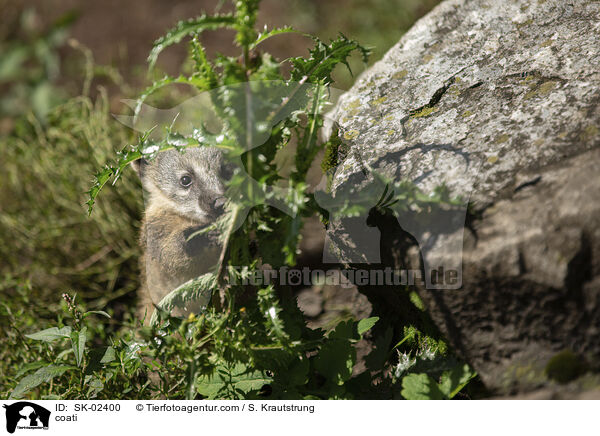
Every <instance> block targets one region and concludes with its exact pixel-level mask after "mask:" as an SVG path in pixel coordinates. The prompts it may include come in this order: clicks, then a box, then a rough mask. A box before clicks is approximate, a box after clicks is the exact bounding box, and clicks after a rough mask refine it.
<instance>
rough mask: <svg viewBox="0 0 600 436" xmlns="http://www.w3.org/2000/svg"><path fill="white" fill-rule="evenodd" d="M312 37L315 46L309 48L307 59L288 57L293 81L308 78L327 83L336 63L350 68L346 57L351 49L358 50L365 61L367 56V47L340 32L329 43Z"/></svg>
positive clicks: (312, 81) (315, 81)
mask: <svg viewBox="0 0 600 436" xmlns="http://www.w3.org/2000/svg"><path fill="white" fill-rule="evenodd" d="M312 39H313V41H314V42H315V46H314V48H313V49H311V50H309V52H310V56H309V58H308V59H305V58H303V57H294V58H290V59H289V61H290V62H291V64H292V67H293V69H292V72H291V80H293V81H297V82H300V81H305V80H308V81H309V82H311V83H317V82H319V81H324V83H325V84H326V85H328V84H330V83H332V82H333V80H332V79H331V72H332V71H333V69H334V68H335V67H336V66H337V65H338V64H340V63H341V64H344V65H346V67H347V68H348V69H350V67H349V65H348V61H347V59H348V56H350V54H351V53H352V52H353V51H355V50H358V51H359V52H360V53H361V55H362V58H363V61H365V62H366V61H367V58H368V56H369V49H367V48H365V47H363V46H362V45H360V44H359V43H358V42H356V41H354V40H352V39H348V38H346V37H345V36H344V35H342V34H340V36H339V37H338V38H337V39H335V40H331V41H330V43H329V44H325V43H323V42H322V41H321V40H320V39H319V38H317V37H312Z"/></svg>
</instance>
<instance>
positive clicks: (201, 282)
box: [150, 273, 217, 325]
mask: <svg viewBox="0 0 600 436" xmlns="http://www.w3.org/2000/svg"><path fill="white" fill-rule="evenodd" d="M216 288H217V278H216V277H215V275H214V274H213V273H207V274H204V275H202V276H200V277H198V278H196V279H193V280H190V281H188V282H185V283H184V284H183V285H181V286H179V287H178V288H177V289H175V290H174V291H172V292H170V293H169V294H167V295H166V296H165V297H164V298H163V299H162V300H161V301H160V303H158V305H157V306H158V308H159V309H160V310H161V311H163V312H167V313H170V312H171V311H172V310H173V309H175V308H179V309H182V310H184V311H186V310H189V306H190V305H191V304H193V305H194V306H197V307H199V308H200V309H201V310H203V308H206V306H207V305H208V303H209V302H210V298H211V296H212V292H213V290H214V289H216ZM157 312H158V311H154V313H153V314H152V317H151V318H150V325H156V324H157V322H158V320H159V315H158V313H157Z"/></svg>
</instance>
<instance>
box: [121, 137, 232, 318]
mask: <svg viewBox="0 0 600 436" xmlns="http://www.w3.org/2000/svg"><path fill="white" fill-rule="evenodd" d="M133 166H134V169H135V170H136V172H137V173H138V175H139V177H140V179H141V182H142V187H143V188H144V191H145V204H146V210H145V212H144V218H143V221H142V231H141V236H140V245H141V247H142V251H143V256H142V259H141V262H140V263H141V265H140V268H141V274H142V280H141V281H142V285H141V287H140V289H139V291H138V301H139V303H138V314H139V316H140V318H142V319H144V318H145V320H146V322H148V320H149V318H150V315H152V312H153V311H154V305H155V304H158V303H159V302H160V301H161V300H162V298H163V297H165V296H166V295H167V294H168V293H169V292H171V291H172V290H174V289H175V288H177V287H178V286H180V285H182V284H183V283H185V282H187V281H188V280H190V279H193V278H196V277H198V276H200V275H202V274H204V273H206V272H208V271H210V270H211V268H213V267H214V266H215V265H216V264H217V261H218V259H219V254H220V246H219V243H218V241H217V235H216V234H215V232H207V233H203V234H199V235H196V236H193V235H194V234H195V233H197V232H198V231H199V230H201V229H202V228H204V227H206V226H208V225H210V224H212V223H213V222H214V221H215V220H216V219H217V218H218V217H219V216H220V215H221V214H222V213H223V208H224V205H225V202H226V198H225V183H226V180H227V177H228V169H227V165H226V164H225V162H224V159H223V156H222V153H221V152H220V151H219V150H218V149H215V148H210V147H197V148H190V149H187V150H186V151H185V152H179V151H177V150H167V151H164V152H161V153H158V155H157V156H156V158H155V159H154V160H152V161H147V160H145V159H139V160H137V161H134V162H133ZM187 309H188V310H187V311H185V312H182V311H179V312H173V315H186V314H187V313H189V312H193V311H195V310H197V308H193V307H189V308H187Z"/></svg>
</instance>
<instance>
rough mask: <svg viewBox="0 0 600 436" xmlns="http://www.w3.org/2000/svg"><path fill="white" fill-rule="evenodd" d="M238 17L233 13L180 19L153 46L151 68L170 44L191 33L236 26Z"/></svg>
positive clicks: (150, 56) (150, 60) (149, 58)
mask: <svg viewBox="0 0 600 436" xmlns="http://www.w3.org/2000/svg"><path fill="white" fill-rule="evenodd" d="M235 24H236V18H235V17H234V16H233V15H231V14H223V15H202V16H200V17H197V18H193V19H190V20H187V21H180V22H178V23H177V25H176V26H175V27H173V28H172V29H171V30H169V31H168V32H167V33H166V34H165V35H164V36H161V37H160V38H158V39H157V40H156V41H154V44H153V46H152V50H151V51H150V55H149V56H148V63H149V65H150V67H149V68H150V69H152V68H154V65H155V64H156V60H157V59H158V55H159V54H160V53H161V52H162V51H163V50H164V49H165V48H167V47H168V46H170V45H173V44H177V43H179V42H181V40H182V39H183V38H185V37H186V36H189V35H194V34H199V33H202V32H204V31H205V30H216V29H221V28H229V29H231V28H234V26H235Z"/></svg>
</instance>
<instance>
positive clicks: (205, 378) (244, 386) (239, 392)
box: [196, 363, 272, 400]
mask: <svg viewBox="0 0 600 436" xmlns="http://www.w3.org/2000/svg"><path fill="white" fill-rule="evenodd" d="M271 381H272V379H271V378H270V377H267V376H266V375H264V374H263V373H262V372H261V371H254V370H251V369H250V368H248V367H247V366H246V365H244V364H243V363H236V364H235V365H234V366H233V368H228V367H227V366H225V365H219V366H217V367H216V368H215V370H214V372H213V373H212V374H209V375H202V376H200V377H198V378H197V379H196V391H197V392H198V393H199V394H201V395H202V396H204V397H207V398H208V399H209V400H213V399H216V398H237V399H240V398H244V397H245V394H248V393H249V392H251V391H256V390H259V389H260V388H261V387H263V386H264V385H265V384H269V383H271Z"/></svg>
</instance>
